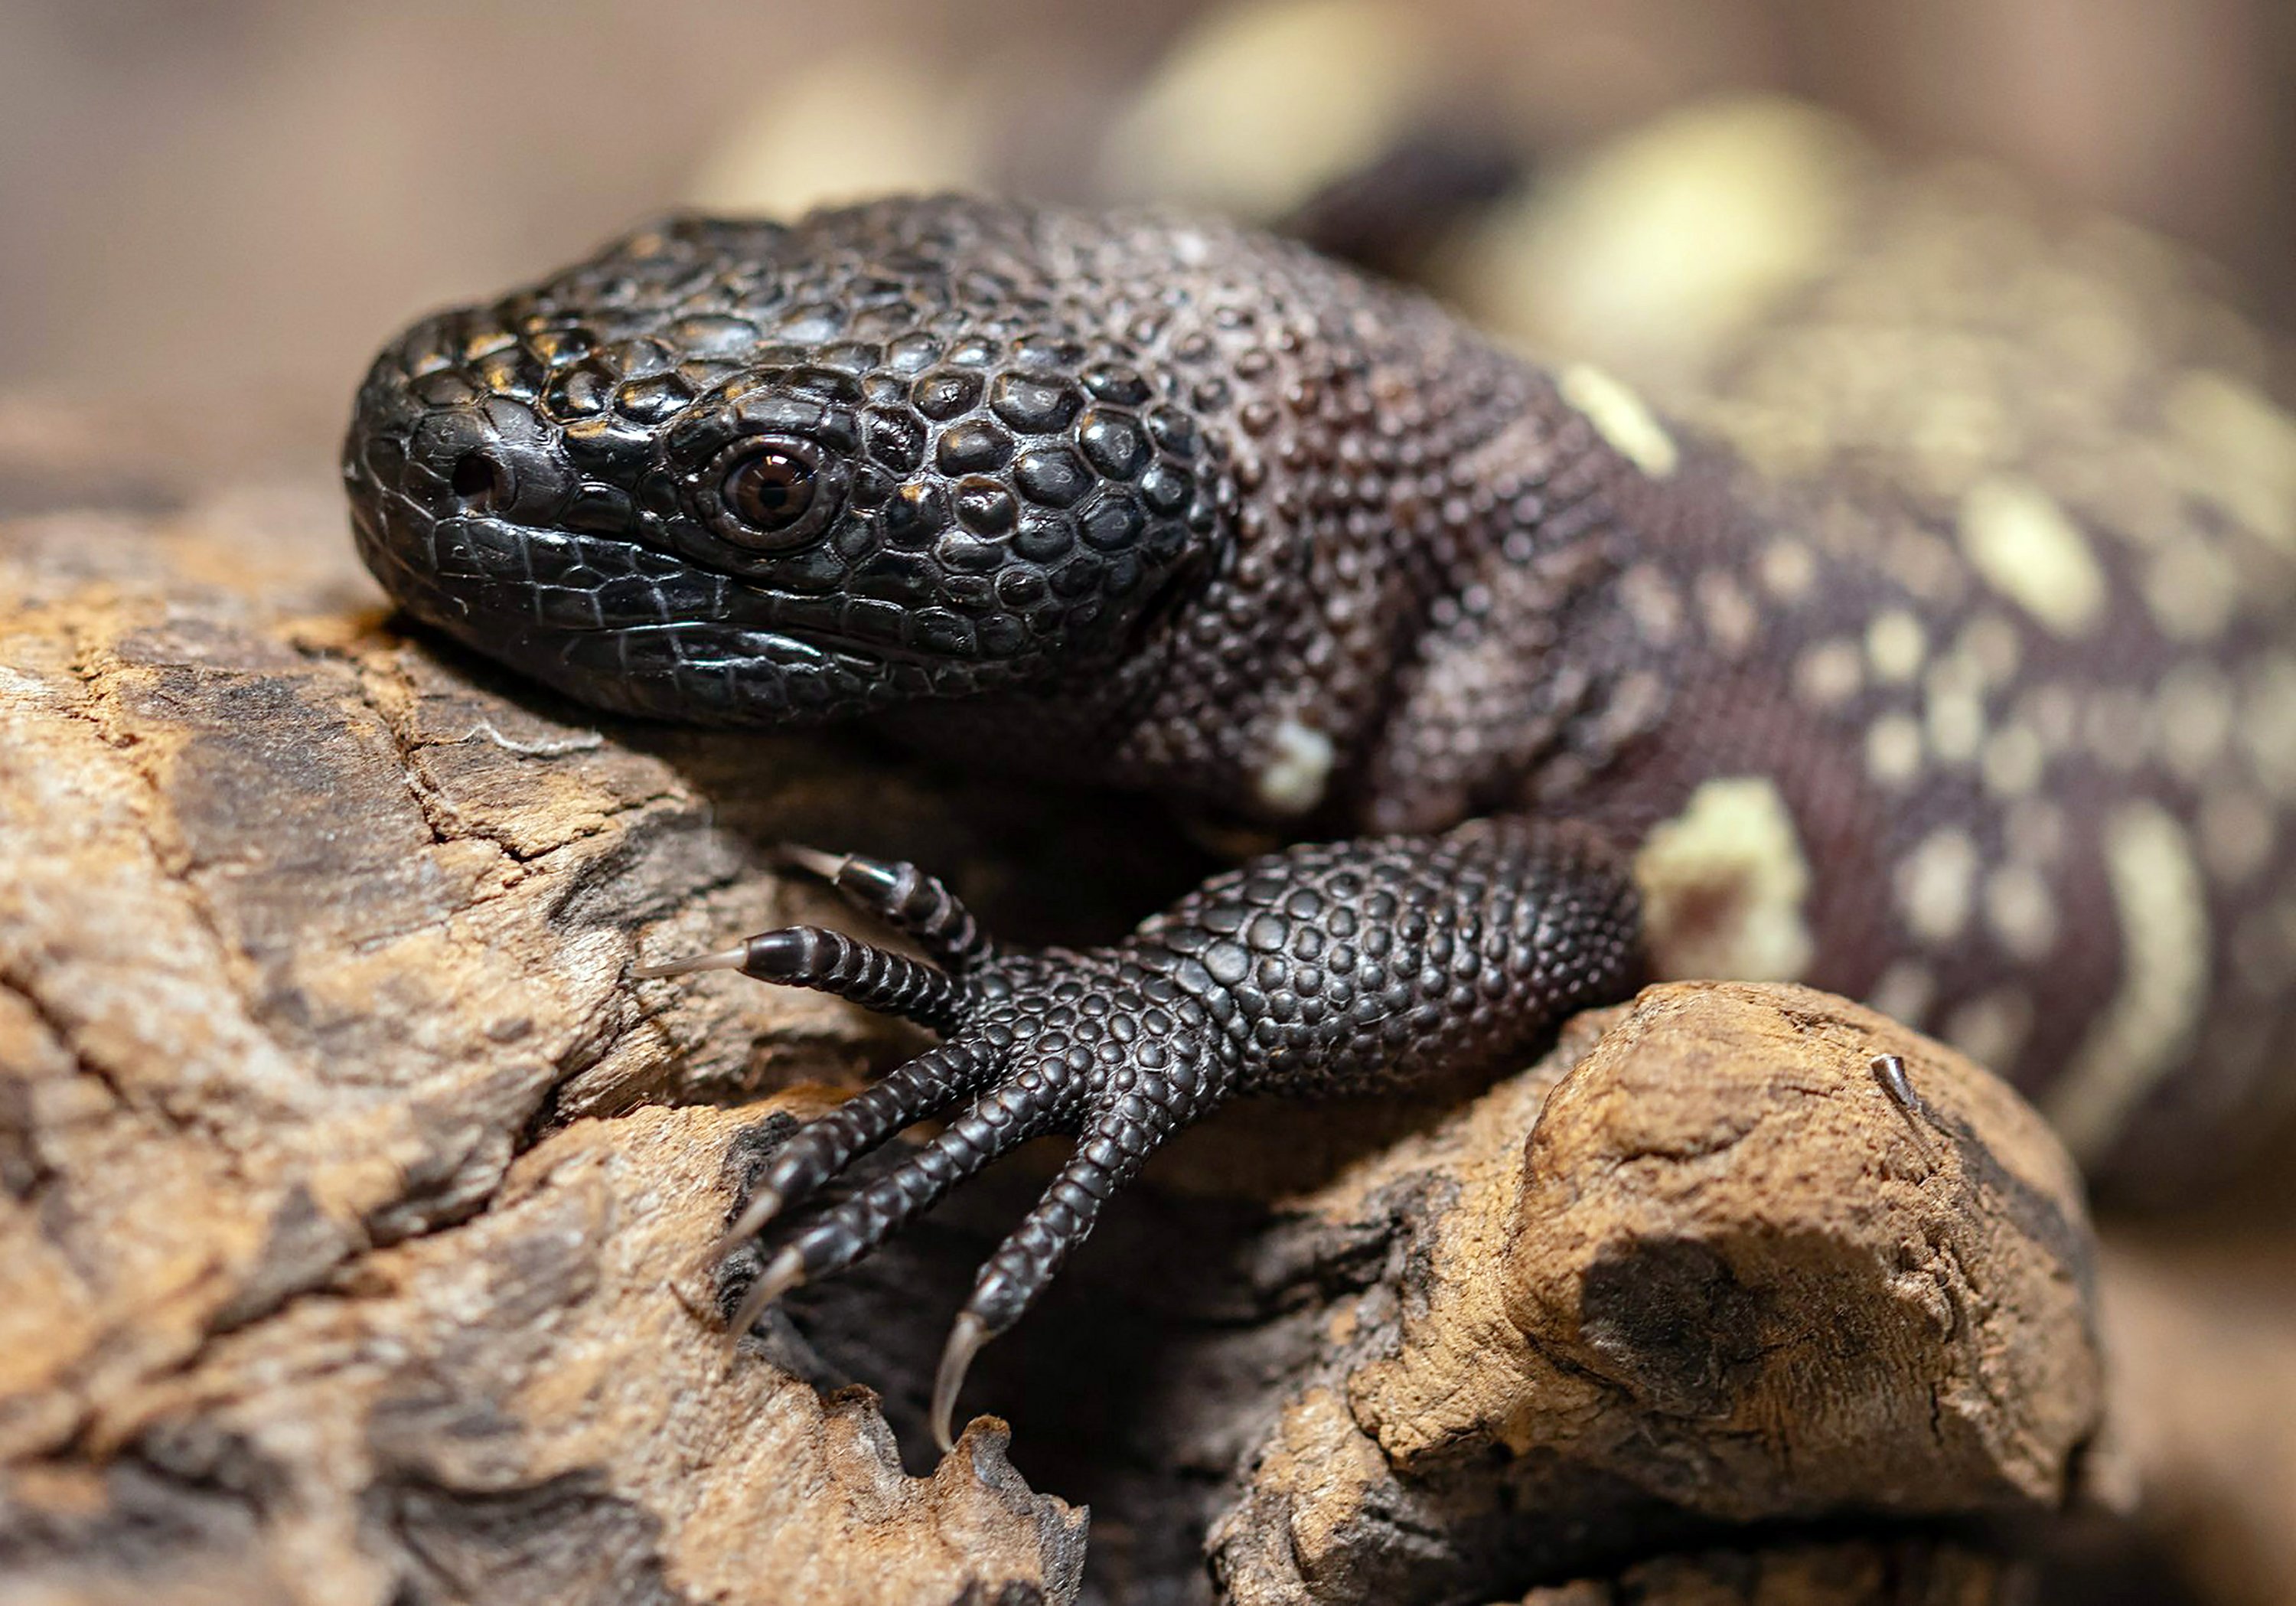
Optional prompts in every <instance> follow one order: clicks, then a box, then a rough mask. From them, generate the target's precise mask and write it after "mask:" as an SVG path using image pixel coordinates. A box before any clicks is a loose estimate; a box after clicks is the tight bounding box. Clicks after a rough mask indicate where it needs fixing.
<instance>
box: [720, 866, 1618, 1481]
mask: <svg viewBox="0 0 2296 1606" xmlns="http://www.w3.org/2000/svg"><path fill="white" fill-rule="evenodd" d="M784 852H785V853H786V855H787V857H788V858H789V859H790V861H791V862H792V863H794V864H797V865H799V866H800V867H801V868H803V869H807V870H808V871H811V872H813V873H816V874H818V875H821V876H823V877H825V878H827V879H828V880H829V881H830V883H831V885H833V886H834V887H836V889H837V890H838V891H839V892H840V894H843V895H844V896H845V897H846V898H847V899H848V900H849V901H850V902H852V903H853V904H854V905H855V906H856V907H857V908H859V909H862V910H866V911H867V912H869V913H871V914H873V915H875V916H877V917H878V918H881V919H883V920H885V921H886V922H887V923H888V924H890V925H891V926H893V927H897V928H898V929H899V930H901V931H902V932H904V933H906V935H908V936H909V937H910V938H911V940H913V941H914V943H916V944H917V945H918V946H919V947H921V948H922V949H923V950H924V951H926V952H927V953H928V954H930V955H931V957H932V959H933V961H934V962H933V963H931V964H928V963H925V962H923V961H922V960H918V959H911V958H908V957H907V956H906V955H903V954H898V953H895V952H892V951H890V950H886V949H881V948H877V947H873V946H872V945H871V944H869V943H864V942H861V941H859V940H857V939H856V938H853V937H849V936H846V935H842V934H840V933H837V932H832V931H827V930H824V929H822V928H820V927H802V926H800V927H787V928H785V929H783V930H780V931H771V932H766V933H763V934H761V935H758V936H754V937H751V938H750V940H749V941H748V942H747V943H744V944H743V945H742V947H741V948H739V949H735V950H728V951H726V953H725V954H719V955H711V956H709V963H710V964H711V965H713V966H714V967H715V968H736V969H739V970H741V971H742V973H743V974H745V975H748V976H756V977H758V979H760V980H764V981H771V982H777V983H781V984H787V985H796V986H803V987H814V988H818V989H820V990H822V991H824V992H834V993H838V994H840V996H842V997H845V998H849V999H852V1000H854V1001H856V1002H858V1003H861V1004H864V1005H866V1006H868V1007H870V1008H873V1009H880V1010H885V1011H889V1012H890V1013H894V1014H899V1015H905V1016H906V1017H909V1018H910V1019H912V1020H915V1021H919V1022H921V1023H922V1024H924V1025H928V1026H931V1027H932V1028H933V1029H935V1030H936V1031H938V1032H939V1033H940V1034H941V1039H942V1040H941V1042H939V1044H937V1045H936V1046H934V1047H933V1048H931V1049H929V1050H926V1051H925V1052H923V1053H922V1054H920V1055H918V1056H917V1057H916V1058H914V1059H911V1060H909V1061H908V1062H907V1063H906V1064H905V1065H902V1066H899V1067H896V1068H895V1069H893V1070H891V1071H890V1072H888V1073H887V1074H886V1075H884V1076H883V1077H881V1078H880V1079H879V1080H878V1081H877V1082H876V1083H873V1085H871V1086H869V1087H867V1088H865V1089H864V1090H863V1091H860V1092H859V1093H857V1094H855V1095H854V1096H853V1097H852V1098H850V1099H847V1100H846V1101H845V1102H844V1103H843V1104H841V1105H840V1106H838V1108H835V1109H833V1110H832V1111H830V1112H829V1113H828V1114H827V1115H825V1116H821V1117H820V1118H819V1119H817V1120H815V1121H811V1122H808V1123H807V1124H805V1125H803V1126H801V1127H799V1129H798V1130H797V1131H796V1132H794V1133H793V1134H792V1135H791V1137H790V1138H789V1140H788V1141H786V1142H784V1143H783V1144H782V1145H781V1147H780V1148H778V1149H775V1150H774V1152H773V1153H772V1154H771V1156H770V1157H768V1158H767V1161H766V1163H765V1165H764V1166H763V1168H762V1170H761V1171H760V1172H759V1173H758V1175H757V1177H756V1180H755V1182H753V1184H752V1186H751V1190H750V1194H749V1196H748V1198H747V1199H746V1200H745V1201H744V1202H743V1204H742V1207H741V1208H740V1209H739V1210H738V1211H737V1212H736V1213H735V1214H734V1216H733V1218H732V1219H731V1221H730V1222H729V1223H727V1227H726V1232H725V1234H724V1236H723V1237H722V1238H720V1239H719V1240H718V1241H717V1243H716V1244H714V1245H712V1246H711V1247H710V1249H709V1256H708V1258H709V1259H712V1260H715V1259H717V1258H720V1257H722V1256H724V1255H725V1254H726V1253H727V1252H729V1251H731V1250H732V1249H734V1248H737V1247H738V1246H740V1245H741V1244H742V1243H743V1242H745V1241H747V1240H750V1239H752V1238H754V1237H757V1236H758V1235H759V1234H761V1233H763V1234H767V1235H769V1239H770V1242H771V1245H772V1251H771V1253H770V1256H769V1257H768V1259H767V1265H766V1269H765V1271H764V1272H763V1273H762V1274H761V1275H760V1276H759V1277H758V1280H757V1281H756V1282H754V1283H753V1284H752V1285H751V1286H750V1289H748V1290H747V1292H746V1293H745V1294H744V1296H743V1297H742V1301H741V1303H740V1305H738V1307H737V1308H736V1309H735V1311H734V1317H733V1322H732V1327H733V1330H734V1333H735V1334H736V1335H739V1334H741V1333H743V1332H746V1331H747V1330H749V1327H750V1324H751V1323H752V1322H755V1321H756V1319H757V1317H758V1314H759V1313H760V1312H762V1311H763V1310H764V1309H765V1307H766V1306H767V1305H769V1304H771V1303H772V1302H773V1301H774V1300H775V1298H777V1297H780V1296H781V1295H783V1294H784V1293H786V1292H787V1291H789V1290H790V1289H793V1288H796V1287H797V1286H799V1284H800V1283H804V1282H810V1281H814V1280H816V1279H817V1278H820V1277H823V1276H826V1275H827V1274H829V1273H830V1272H835V1271H838V1270H840V1269H841V1268H843V1267H845V1266H848V1265H850V1264H853V1263H854V1262H855V1261H857V1260H858V1259H860V1258H861V1257H862V1256H864V1255H866V1254H868V1253H869V1252H870V1251H871V1250H872V1249H873V1248H876V1247H877V1246H878V1245H879V1244H881V1243H882V1242H883V1241H884V1240H886V1239H887V1238H889V1237H890V1236H891V1235H892V1234H893V1233H894V1232H896V1231H898V1230H899V1229H900V1228H901V1227H902V1226H904V1225H905V1224H906V1223H908V1222H909V1221H911V1220H913V1219H914V1217H915V1216H917V1215H920V1214H921V1213H922V1212H923V1211H925V1210H926V1209H928V1208H930V1207H931V1206H932V1205H934V1204H935V1203H937V1202H938V1201H939V1199H940V1198H941V1197H942V1196H943V1195H944V1194H946V1193H947V1192H948V1190H950V1189H952V1188H954V1187H955V1186H956V1185H957V1184H959V1183H960V1182H964V1181H966V1180H967V1179H969V1178H971V1177H972V1176H974V1175H976V1174H979V1173H980V1172H981V1171H982V1170H984V1169H986V1168H987V1167H988V1165H991V1164H992V1163H994V1162H995V1161H996V1159H997V1158H998V1157H1001V1156H1003V1155H1005V1154H1007V1153H1009V1152H1011V1151H1012V1150H1013V1149H1015V1148H1018V1147H1019V1146H1020V1145H1021V1143H1023V1142H1025V1141H1028V1140H1029V1139H1031V1138H1034V1137H1037V1136H1039V1135H1042V1134H1045V1133H1048V1132H1068V1133H1071V1134H1074V1136H1075V1138H1076V1147H1075V1149H1074V1150H1073V1151H1072V1152H1071V1153H1070V1156H1069V1157H1068V1158H1067V1160H1066V1161H1065V1162H1063V1163H1062V1165H1061V1167H1060V1169H1059V1171H1058V1172H1057V1173H1056V1174H1054V1177H1053V1179H1052V1181H1051V1182H1050V1184H1049V1185H1048V1186H1047V1187H1046V1189H1045V1190H1044V1192H1043V1194H1042V1195H1041V1196H1040V1197H1039V1198H1038V1199H1037V1203H1036V1205H1035V1206H1034V1207H1032V1208H1031V1209H1030V1210H1029V1213H1028V1215H1026V1216H1024V1217H1023V1218H1022V1219H1021V1223H1020V1224H1019V1225H1018V1226H1017V1227H1016V1228H1015V1229H1014V1230H1013V1232H1012V1234H1011V1235H1010V1236H1009V1237H1007V1238H1006V1239H1005V1240H1004V1242H1003V1243H1001V1244H999V1245H998V1246H997V1248H996V1252H995V1253H994V1254H992V1255H991V1256H989V1257H988V1261H987V1262H986V1263H985V1264H983V1265H982V1266H981V1268H980V1272H979V1274H978V1275H977V1277H976V1278H975V1279H974V1281H973V1286H972V1292H971V1294H970V1295H968V1296H967V1297H966V1299H965V1301H964V1308H963V1310H962V1312H961V1313H960V1314H958V1316H957V1318H956V1322H955V1326H954V1327H953V1328H952V1329H951V1330H950V1332H949V1336H948V1342H947V1348H946V1349H945V1350H944V1351H943V1353H942V1355H941V1360H940V1364H939V1370H938V1372H937V1374H936V1376H935V1379H934V1384H933V1395H932V1426H933V1431H934V1434H935V1436H936V1437H937V1438H938V1439H939V1442H940V1445H941V1447H942V1448H943V1449H944V1450H946V1449H947V1447H948V1446H949V1445H950V1443H951V1435H950V1431H949V1430H950V1426H951V1423H952V1421H953V1419H954V1416H955V1406H956V1397H957V1393H958V1391H959V1389H960V1388H962V1387H963V1386H964V1377H965V1372H966V1371H967V1369H968V1368H969V1367H970V1366H971V1364H972V1360H973V1357H974V1356H975V1355H978V1354H979V1353H980V1348H981V1347H982V1346H983V1345H985V1344H987V1343H988V1340H989V1339H990V1338H995V1337H996V1335H997V1334H999V1333H1001V1332H1003V1331H1005V1330H1006V1329H1007V1328H1009V1327H1011V1326H1012V1325H1013V1322H1017V1321H1018V1320H1020V1318H1021V1314H1022V1313H1023V1312H1025V1311H1026V1310H1027V1309H1028V1308H1029V1305H1030V1304H1031V1303H1032V1302H1033V1301H1034V1300H1035V1299H1036V1298H1037V1296H1038V1295H1039V1294H1040V1293H1042V1292H1043V1291H1044V1289H1045V1288H1046V1285H1048V1284H1049V1283H1050V1282H1051V1281H1052V1280H1053V1278H1054V1276H1055V1275H1056V1274H1057V1273H1058V1272H1059V1271H1060V1269H1061V1266H1062V1264H1063V1263H1064V1262H1065V1261H1066V1260H1067V1258H1068V1256H1070V1253H1072V1252H1073V1251H1074V1250H1075V1249H1076V1248H1077V1246H1078V1245H1079V1244H1081V1243H1082V1242H1084V1240H1085V1239H1086V1238H1087V1237H1088V1236H1089V1235H1090V1234H1091V1232H1092V1230H1093V1226H1094V1224H1095V1222H1096V1221H1097V1220H1098V1218H1099V1215H1100V1210H1101V1207H1102V1206H1103V1205H1104V1204H1105V1203H1106V1202H1107V1201H1108V1200H1109V1199H1110V1198H1113V1197H1114V1196H1115V1195H1116V1194H1117V1193H1118V1192H1119V1190H1122V1188H1123V1187H1124V1186H1125V1184H1126V1183H1128V1182H1130V1180H1131V1179H1132V1177H1133V1176H1134V1175H1135V1174H1136V1173H1137V1172H1138V1171H1139V1169H1140V1167H1141V1165H1143V1164H1144V1162H1145V1161H1146V1160H1147V1158H1148V1157H1149V1156H1150V1155H1151V1154H1152V1153H1154V1152H1155V1150H1156V1149H1158V1148H1160V1146H1161V1145H1162V1144H1163V1143H1164V1142H1165V1141H1167V1140H1169V1138H1170V1137H1171V1136H1172V1135H1173V1134H1174V1133H1175V1132H1178V1131H1179V1130H1180V1128H1182V1127H1183V1126H1185V1125H1186V1124H1188V1123H1189V1122H1191V1121H1193V1120H1195V1119H1196V1118H1197V1117H1198V1116H1202V1115H1204V1114H1206V1113H1208V1112H1209V1111H1210V1110H1212V1109H1214V1108H1218V1106H1219V1105H1220V1104H1221V1103H1222V1102H1224V1101H1225V1100H1226V1099H1227V1097H1228V1096H1229V1094H1230V1093H1232V1092H1233V1091H1236V1090H1237V1089H1238V1088H1239V1087H1242V1086H1247V1085H1248V1086H1251V1087H1255V1088H1259V1089H1264V1090H1266V1091H1286V1090H1292V1091H1314V1090H1317V1089H1324V1088H1331V1089H1339V1088H1370V1087H1377V1086H1380V1085H1383V1084H1386V1083H1392V1082H1395V1081H1398V1080H1401V1079H1404V1078H1406V1077H1408V1076H1409V1075H1412V1074H1413V1072H1414V1070H1415V1068H1416V1067H1417V1066H1418V1065H1420V1064H1423V1063H1428V1062H1432V1063H1439V1064H1454V1063H1457V1062H1458V1061H1460V1060H1461V1059H1463V1058H1466V1059H1473V1060H1477V1061H1496V1060H1497V1059H1499V1058H1504V1057H1505V1056H1509V1055H1512V1054H1513V1053H1515V1052H1517V1051H1519V1050H1521V1048H1523V1047H1524V1046H1526V1045H1527V1044H1528V1043H1529V1042H1530V1041H1532V1040H1534V1039H1535V1037H1536V1036H1537V1035H1538V1034H1539V1033H1540V1032H1541V1031H1543V1030H1544V1029H1545V1028H1546V1024H1547V1023H1549V1022H1551V1021H1552V1020H1553V1019H1554V1017H1555V1016H1556V1015H1557V1014H1559V1013H1560V1012H1561V1011H1562V1010H1563V1009H1570V1008H1573V1007H1576V1006H1578V1005H1579V1004H1582V1003H1587V1002H1593V1001H1598V1000H1602V999H1606V998H1610V997H1616V996H1620V995H1622V993H1623V991H1624V990H1625V989H1626V987H1627V985H1628V982H1629V980H1630V978H1631V974H1632V968H1633V949H1634V943H1633V930H1634V907H1635V906H1634V895H1633V890H1632V885H1631V882H1630V881H1629V880H1628V877H1627V875H1626V871H1625V869H1624V868H1623V866H1622V865H1621V864H1620V863H1619V862H1618V861H1616V860H1615V859H1614V858H1612V857H1611V855H1609V854H1608V852H1607V851H1605V850H1603V849H1602V848H1601V847H1600V845H1599V844H1596V843H1595V842H1593V841H1592V840H1591V839H1587V838H1584V837H1583V836H1580V835H1579V834H1573V833H1568V832H1559V831H1557V830H1555V829H1553V828H1547V827H1545V826H1542V825H1539V824H1538V823H1536V822H1521V823H1519V824H1513V825H1505V826H1497V825H1494V826H1487V827H1478V828H1463V829H1462V830H1461V831H1460V832H1457V833H1454V834H1452V835H1450V836H1444V837H1426V838H1404V837H1397V838H1389V839H1386V840H1384V841H1382V842H1378V843H1373V844H1324V845H1308V846H1303V847H1299V848H1293V849H1291V850H1289V851H1288V852H1284V853H1281V854H1275V855H1271V856H1269V857H1268V858H1267V859H1263V860H1259V861H1255V862H1253V863H1251V864H1247V865H1245V866H1244V867H1242V869H1238V870H1236V871H1234V872H1231V873H1230V874H1228V875H1226V876H1222V877H1216V878H1214V879H1213V880H1212V881H1210V882H1208V883H1206V884H1205V885H1203V886H1202V887H1201V888H1199V889H1198V890H1197V891H1196V892H1195V893H1193V894H1190V895H1189V896H1188V897H1187V898H1185V899H1184V900H1182V901H1181V902H1179V903H1177V904H1176V905H1175V906H1174V907H1173V908H1172V909H1171V910H1168V911H1167V912H1165V913H1164V914H1161V915H1159V916H1156V917H1154V918H1151V919H1149V920H1148V921H1146V922H1144V923H1143V924H1142V925H1141V926H1140V927H1138V928H1137V929H1136V931H1135V932H1134V933H1133V934H1132V935H1131V936H1130V937H1129V938H1128V939H1126V940H1125V941H1124V942H1122V943H1118V944H1116V945H1114V946H1112V947H1108V948H1096V949H1091V950H1086V951H1071V950H1065V949H1046V950H1043V951H1023V950H1018V949H1004V948H1000V947H998V946H997V945H996V944H995V943H992V942H990V941H989V939H988V936H987V935H985V934H984V933H983V932H982V931H981V929H980V925H979V923H978V922H977V921H975V920H974V919H973V918H972V914H971V913H970V912H969V911H967V910H966V909H965V908H964V904H963V903H962V902H959V901H958V900H957V898H956V897H955V894H952V893H951V892H950V891H949V890H948V889H947V887H946V886H945V885H942V884H941V883H940V882H939V881H938V880H936V879H934V878H933V877H931V876H928V875H926V874H924V873H923V872H922V871H921V870H919V869H917V868H916V867H915V866H914V865H910V864H903V863H898V862H893V861H882V860H875V859H866V858H862V857H859V856H857V855H850V854H849V855H843V856H839V855H834V854H829V853H822V852H816V850H813V849H810V848H791V849H787V850H784ZM734 955H738V956H739V962H738V963H737V964H733V965H731V966H730V967H728V965H727V964H726V961H727V960H728V959H731V958H732V957H733V956H734ZM688 967H689V968H694V967H693V962H691V961H689V962H688ZM952 1111H954V1112H955V1113H954V1114H951V1113H950V1112H952ZM934 1118H945V1119H946V1121H947V1124H946V1125H944V1126H943V1127H942V1128H941V1130H940V1131H939V1132H936V1133H934V1134H933V1135H932V1136H931V1138H929V1139H927V1140H926V1141H924V1142H922V1143H921V1144H919V1145H918V1146H917V1147H916V1148H915V1149H913V1150H911V1151H910V1152H908V1153H907V1154H906V1155H904V1156H903V1157H901V1158H900V1159H899V1160H898V1162H897V1163H895V1164H894V1165H890V1167H888V1168H886V1169H885V1170H883V1171H881V1172H880V1173H879V1174H876V1175H875V1176H873V1178H871V1179H870V1180H869V1181H868V1182H866V1183H865V1184H864V1185H861V1186H859V1187H857V1188H854V1189H852V1190H849V1191H847V1192H844V1193H843V1194H841V1195H840V1197H837V1198H834V1199H820V1200H816V1199H815V1198H814V1195H815V1194H816V1192H818V1191H819V1190H821V1189H822V1187H823V1185H824V1184H825V1183H827V1182H830V1181H831V1179H832V1178H834V1177H836V1176H838V1175H839V1174H841V1173H842V1172H844V1171H845V1170H846V1168H847V1167H848V1166H849V1165H851V1164H852V1163H853V1162H854V1161H855V1160H856V1159H857V1158H859V1157H861V1156H863V1155H865V1154H866V1153H868V1152H869V1151H871V1150H872V1149H877V1148H879V1147H881V1145H883V1144H884V1143H886V1142H887V1141H890V1139H891V1138H892V1137H893V1136H894V1135H895V1134H896V1133H898V1132H900V1131H901V1130H902V1129H903V1128H905V1127H906V1126H909V1125H911V1124H914V1123H916V1122H919V1121H923V1120H927V1119H934Z"/></svg>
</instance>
